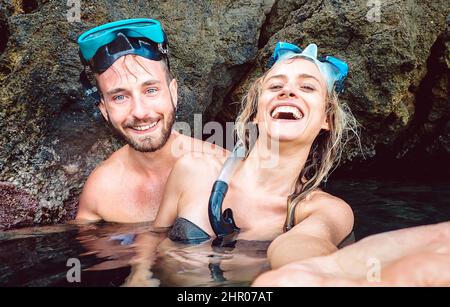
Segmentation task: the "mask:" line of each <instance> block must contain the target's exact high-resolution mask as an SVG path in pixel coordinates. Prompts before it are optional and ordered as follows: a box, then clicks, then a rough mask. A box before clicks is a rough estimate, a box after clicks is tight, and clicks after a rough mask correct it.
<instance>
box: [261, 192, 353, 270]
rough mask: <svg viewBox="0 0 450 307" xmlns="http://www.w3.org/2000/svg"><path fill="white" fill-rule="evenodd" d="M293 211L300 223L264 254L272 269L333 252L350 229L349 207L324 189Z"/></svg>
mask: <svg viewBox="0 0 450 307" xmlns="http://www.w3.org/2000/svg"><path fill="white" fill-rule="evenodd" d="M296 213H298V214H296V220H300V221H301V222H300V223H298V224H297V225H296V226H295V227H293V228H292V229H291V230H290V231H288V232H286V233H284V234H282V235H280V236H279V237H277V238H276V239H275V240H274V241H273V242H272V243H271V244H270V246H269V249H268V252H267V255H268V258H269V261H270V264H271V267H272V268H274V269H276V268H279V267H281V266H283V265H285V264H287V263H290V262H293V261H299V260H303V259H307V258H311V257H316V256H324V255H328V254H330V253H332V252H335V251H336V250H337V247H336V246H337V245H338V244H339V243H340V242H341V241H342V240H344V239H345V237H346V236H347V235H348V234H349V233H350V232H351V230H352V228H353V212H352V210H351V208H350V206H349V205H348V204H347V203H346V202H344V201H343V200H341V199H339V198H337V197H334V196H331V195H329V194H327V193H324V192H315V194H314V195H313V196H312V197H311V198H310V199H309V200H308V201H307V202H305V203H304V204H300V205H299V207H298V208H297V211H296Z"/></svg>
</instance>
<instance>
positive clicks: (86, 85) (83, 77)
mask: <svg viewBox="0 0 450 307" xmlns="http://www.w3.org/2000/svg"><path fill="white" fill-rule="evenodd" d="M80 83H81V85H82V86H83V90H84V94H85V95H86V96H89V97H92V98H94V99H95V100H96V101H97V103H99V102H100V95H99V93H98V89H97V87H96V86H94V85H92V84H91V82H90V81H89V79H88V77H87V74H86V66H85V67H84V69H83V71H82V72H81V73H80Z"/></svg>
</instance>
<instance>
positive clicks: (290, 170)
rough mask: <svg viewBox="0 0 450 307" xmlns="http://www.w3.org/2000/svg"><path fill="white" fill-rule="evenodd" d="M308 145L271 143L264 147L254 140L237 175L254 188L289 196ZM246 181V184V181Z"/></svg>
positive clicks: (306, 156) (308, 148)
mask: <svg viewBox="0 0 450 307" xmlns="http://www.w3.org/2000/svg"><path fill="white" fill-rule="evenodd" d="M309 150H310V146H305V145H304V144H292V143H278V142H277V143H275V142H272V143H271V146H270V148H269V146H267V144H264V142H262V141H260V139H258V140H257V141H256V143H255V146H254V147H253V149H252V151H251V152H250V154H249V156H248V157H247V159H246V160H245V162H244V163H243V166H242V168H241V170H239V173H240V176H242V177H241V178H242V179H243V180H245V182H253V183H254V184H255V187H257V188H258V189H263V190H265V191H268V192H271V193H272V192H273V193H274V194H275V193H277V194H279V195H283V196H285V195H290V194H291V193H292V188H293V187H294V183H295V181H296V180H297V178H298V176H299V175H300V172H301V171H302V169H303V168H304V166H305V163H306V160H307V158H308V154H309ZM247 180H248V181H247Z"/></svg>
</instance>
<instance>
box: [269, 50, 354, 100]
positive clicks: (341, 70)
mask: <svg viewBox="0 0 450 307" xmlns="http://www.w3.org/2000/svg"><path fill="white" fill-rule="evenodd" d="M296 57H302V58H306V59H308V60H310V61H312V62H314V64H316V66H317V67H318V68H319V71H320V73H321V74H322V75H323V76H324V78H325V80H326V82H327V89H328V92H329V93H331V92H332V90H333V88H334V89H335V91H336V93H337V94H340V93H342V92H343V91H344V81H345V79H346V78H347V74H348V65H347V63H345V62H344V61H342V60H340V59H338V58H335V57H333V56H325V57H320V58H318V57H317V45H316V44H309V45H308V46H307V47H306V48H305V49H304V50H303V49H301V48H300V47H298V46H296V45H294V44H290V43H285V42H278V43H277V45H276V46H275V51H274V52H273V55H272V56H271V58H270V59H269V62H268V64H267V66H268V67H272V66H273V65H274V64H275V63H277V62H278V61H282V60H286V59H291V58H296Z"/></svg>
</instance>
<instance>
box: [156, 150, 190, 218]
mask: <svg viewBox="0 0 450 307" xmlns="http://www.w3.org/2000/svg"><path fill="white" fill-rule="evenodd" d="M191 159H192V158H191V157H190V156H184V157H182V158H180V159H179V160H178V161H177V162H176V163H175V165H174V166H173V168H172V171H171V172H170V175H169V178H168V179H167V183H166V187H165V190H164V196H163V200H162V202H161V205H160V206H159V209H158V214H157V215H156V218H155V223H154V226H155V227H170V226H172V225H173V223H174V222H175V219H176V218H177V216H178V201H179V199H180V197H181V195H182V193H183V191H184V189H185V188H186V184H187V182H186V181H187V180H188V179H189V178H190V175H189V173H190V168H191V166H190V163H189V161H190V160H191Z"/></svg>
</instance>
